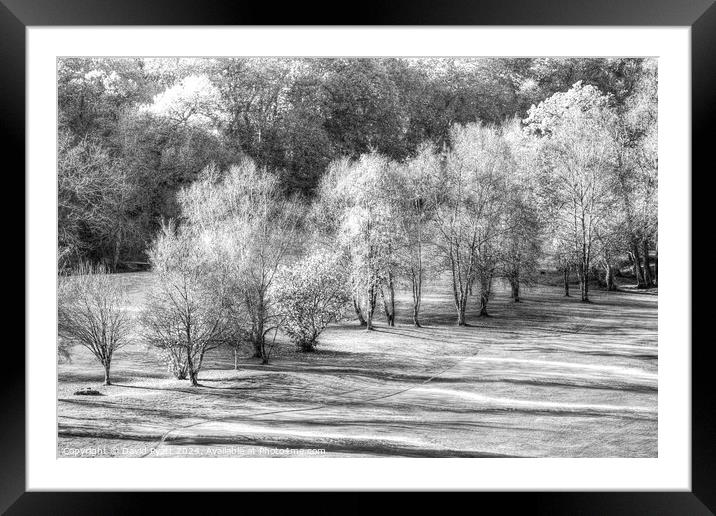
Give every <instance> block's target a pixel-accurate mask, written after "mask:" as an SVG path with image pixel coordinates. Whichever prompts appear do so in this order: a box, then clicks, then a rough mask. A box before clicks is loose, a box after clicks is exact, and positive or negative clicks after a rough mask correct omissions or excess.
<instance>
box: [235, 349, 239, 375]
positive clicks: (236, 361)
mask: <svg viewBox="0 0 716 516" xmlns="http://www.w3.org/2000/svg"><path fill="white" fill-rule="evenodd" d="M238 370H239V350H238V348H234V371H238Z"/></svg>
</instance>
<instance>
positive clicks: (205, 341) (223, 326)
mask: <svg viewBox="0 0 716 516" xmlns="http://www.w3.org/2000/svg"><path fill="white" fill-rule="evenodd" d="M206 254H207V253H206V247H205V245H202V241H201V240H200V239H199V238H197V237H196V235H194V234H192V233H191V232H189V231H185V230H181V229H177V228H175V227H174V225H173V224H172V223H169V224H166V225H164V227H163V228H162V232H161V233H160V234H159V236H158V237H157V239H156V240H155V242H154V244H153V246H152V248H151V249H150V251H149V257H150V262H151V264H152V269H153V271H154V272H155V275H156V281H155V284H154V285H153V288H152V290H151V292H150V294H149V300H148V302H147V305H146V308H145V310H144V312H143V314H142V321H143V326H144V328H145V336H146V338H147V339H148V341H149V343H150V344H152V345H154V346H155V347H156V348H157V349H159V350H160V352H161V353H162V354H163V355H164V356H165V358H166V359H167V363H168V366H169V368H170V370H171V371H172V373H173V374H174V376H176V377H177V378H179V379H184V378H186V377H187V376H188V377H189V380H190V381H191V384H192V385H194V386H196V385H198V384H199V383H198V380H197V378H198V374H199V371H200V370H201V366H202V363H203V360H204V356H205V354H206V352H207V351H209V350H211V349H214V348H216V347H218V346H219V345H220V344H221V343H223V342H224V340H225V338H226V332H227V326H228V323H227V311H226V308H225V306H224V305H223V304H222V302H221V301H222V299H221V296H220V295H217V291H216V288H217V285H216V283H215V282H214V281H212V280H213V279H214V276H212V274H211V262H210V261H209V260H207V258H206Z"/></svg>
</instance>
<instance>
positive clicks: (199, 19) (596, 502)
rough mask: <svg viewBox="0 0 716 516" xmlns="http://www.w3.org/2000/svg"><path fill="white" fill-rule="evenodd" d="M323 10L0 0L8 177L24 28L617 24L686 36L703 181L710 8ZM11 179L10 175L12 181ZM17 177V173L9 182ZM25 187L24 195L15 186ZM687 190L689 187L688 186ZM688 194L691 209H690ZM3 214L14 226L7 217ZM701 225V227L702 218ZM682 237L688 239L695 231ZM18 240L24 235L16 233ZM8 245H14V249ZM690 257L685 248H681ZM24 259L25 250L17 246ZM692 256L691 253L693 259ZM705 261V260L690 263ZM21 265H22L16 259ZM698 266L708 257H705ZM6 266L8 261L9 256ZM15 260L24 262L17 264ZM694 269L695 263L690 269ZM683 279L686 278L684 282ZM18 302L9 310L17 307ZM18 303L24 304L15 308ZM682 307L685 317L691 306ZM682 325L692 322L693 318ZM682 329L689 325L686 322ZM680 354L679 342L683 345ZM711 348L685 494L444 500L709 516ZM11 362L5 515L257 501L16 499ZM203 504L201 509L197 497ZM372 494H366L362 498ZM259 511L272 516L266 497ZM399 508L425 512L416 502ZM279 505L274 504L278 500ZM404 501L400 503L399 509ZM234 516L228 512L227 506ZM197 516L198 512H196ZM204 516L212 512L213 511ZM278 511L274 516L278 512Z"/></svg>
mask: <svg viewBox="0 0 716 516" xmlns="http://www.w3.org/2000/svg"><path fill="white" fill-rule="evenodd" d="M343 7H344V10H343V12H344V13H345V14H343V15H341V11H340V9H339V3H335V4H332V5H329V6H321V5H307V4H306V3H304V2H294V3H287V4H286V5H277V4H276V3H275V2H273V3H268V2H264V3H262V2H246V1H234V2H231V1H220V0H205V1H203V2H191V1H188V0H153V1H149V0H104V1H103V0H63V1H57V0H0V75H1V79H0V121H1V123H0V132H1V133H2V136H1V137H0V142H2V144H3V147H4V148H5V149H4V150H5V152H4V153H3V155H4V157H5V160H4V161H5V163H8V160H7V158H8V157H12V158H14V159H13V162H14V163H15V166H14V168H13V167H9V166H7V167H3V168H4V169H5V171H6V173H8V174H9V173H10V171H11V170H20V169H22V170H24V167H25V151H24V149H25V146H24V141H25V59H26V56H25V29H26V28H27V27H28V26H46V25H56V26H63V25H286V24H291V25H531V26H534V25H575V26H585V25H590V26H595V25H606V26H610V25H620V26H630V25H634V26H644V25H651V26H689V27H691V70H692V171H683V173H684V174H689V173H690V174H691V178H692V180H693V178H696V177H699V176H701V177H706V175H707V174H708V173H709V172H711V173H713V172H712V171H713V166H712V165H711V163H710V161H709V155H708V151H709V150H710V147H711V146H713V145H714V141H716V140H715V139H714V136H716V134H714V133H715V131H714V129H713V127H714V115H716V102H715V98H716V94H715V93H714V92H716V69H715V67H714V62H715V61H716V58H715V57H714V56H716V5H714V0H691V1H685V0H682V1H678V0H596V1H578V0H553V1H546V0H489V1H469V0H449V1H448V0H442V1H440V2H430V1H429V0H420V1H409V0H401V1H397V2H390V3H388V2H385V3H384V4H381V3H380V2H374V1H363V2H360V3H356V4H344V6H343ZM14 173H15V174H17V173H16V172H14ZM18 175H19V174H18ZM23 188H24V187H23ZM706 190H707V189H703V190H702V191H701V193H700V194H697V197H692V220H694V221H696V220H702V218H701V216H699V215H697V210H699V209H700V210H702V213H701V214H700V215H704V217H705V216H706V213H707V212H706V210H707V209H708V199H704V196H706V195H709V194H708V192H706ZM692 192H694V193H697V192H699V190H696V189H693V188H692ZM698 195H701V196H702V198H701V201H702V202H697V199H698ZM11 216H12V217H14V218H16V217H17V211H15V212H13V213H12V215H11ZM706 220H708V218H707V219H706ZM692 234H698V233H697V232H696V229H694V230H693V231H692ZM23 238H24V236H23ZM18 247H19V245H18ZM692 252H693V251H692ZM23 253H24V246H23ZM696 256H699V255H696ZM701 256H704V255H701ZM25 258H26V257H25ZM705 258H706V259H710V256H708V255H706V256H705ZM13 259H14V260H15V261H18V260H19V257H17V256H13ZM23 261H24V260H23ZM694 263H696V262H694ZM685 281H689V282H691V278H685ZM18 304H19V303H18ZM23 306H24V304H23ZM701 306H703V305H697V304H696V302H695V300H692V307H693V309H692V313H699V310H705V309H707V308H708V307H704V308H700V307H701ZM692 321H693V316H692ZM692 326H693V325H692ZM683 344H684V345H685V346H686V345H688V344H689V343H686V342H685V343H683ZM711 346H712V344H711V343H710V342H709V340H708V339H701V340H699V339H693V345H692V348H691V352H692V422H691V424H692V442H691V444H692V476H691V480H692V490H691V491H690V492H656V491H652V492H634V493H630V492H588V493H575V492H570V493H567V492H549V493H544V492H540V493H501V494H500V493H472V494H470V495H469V496H470V497H471V499H470V500H469V501H468V500H464V499H463V498H462V497H463V496H464V495H457V494H455V495H454V496H457V498H455V497H454V496H452V495H451V498H450V500H451V501H454V502H456V503H460V504H461V505H462V504H469V505H468V506H472V507H477V508H484V507H487V506H486V505H484V504H485V503H486V502H493V503H494V502H497V503H498V504H499V505H498V506H499V507H500V508H501V510H504V509H508V510H509V509H514V508H521V509H523V510H528V511H529V512H530V513H536V514H693V515H698V514H713V513H714V511H716V488H715V486H716V474H715V470H716V460H714V459H715V457H716V441H715V440H714V437H715V436H716V432H715V431H714V429H715V428H716V417H714V406H715V405H714V401H713V400H714V399H716V395H715V392H714V383H713V382H712V381H711V377H712V368H713V362H712V361H711V360H709V359H710V358H711V356H712V352H711ZM5 347H6V348H7V350H5V352H6V353H8V354H9V355H10V356H9V357H8V358H7V362H6V364H12V367H3V371H2V375H1V378H2V381H0V388H1V389H2V398H1V399H2V405H0V412H2V413H3V416H2V418H1V423H0V465H1V466H0V510H2V511H7V514H38V515H39V514H115V513H116V514H125V513H139V514H141V513H144V512H148V511H149V510H150V507H151V506H152V504H155V503H157V502H159V503H160V504H161V505H160V507H161V510H162V512H165V513H173V512H180V513H181V512H188V511H191V512H196V511H197V508H199V507H202V508H204V509H206V508H207V507H209V506H211V507H215V506H216V503H217V501H221V502H223V501H224V500H226V501H227V502H228V503H229V504H235V503H236V500H238V497H240V498H241V502H240V503H241V506H242V507H244V508H245V509H244V510H248V506H249V504H250V505H253V504H258V505H259V506H260V505H261V504H266V503H267V502H266V495H265V494H260V493H240V494H233V493H232V494H229V493H211V494H208V493H207V494H204V495H203V496H194V495H193V494H191V493H183V494H177V493H172V494H167V493H153V494H152V493H133V494H132V493H122V492H111V493H98V492H94V493H78V492H65V493H49V492H42V493H40V492H25V491H26V488H25V467H26V462H25V430H26V429H25V378H26V377H25V353H24V349H23V348H22V347H21V346H17V345H15V346H12V345H7V344H6V346H5ZM207 495H208V496H211V497H212V498H211V503H210V504H209V503H208V501H207V500H203V498H204V497H206V496H207ZM309 495H310V493H294V494H292V495H291V496H290V500H289V503H290V506H291V510H292V511H293V510H297V509H299V508H301V506H305V508H310V509H311V510H312V512H320V513H322V512H327V513H336V512H338V513H342V512H352V511H356V510H361V512H362V511H365V510H368V509H373V507H375V506H376V505H383V503H384V502H382V501H376V500H373V499H371V496H368V497H367V498H365V497H363V496H361V497H358V495H357V494H355V493H353V494H350V495H348V496H349V497H350V499H347V498H348V497H346V499H345V500H341V501H339V502H337V503H338V505H335V504H333V503H331V502H329V501H328V498H323V497H321V498H320V501H319V500H318V499H317V498H316V497H315V496H309ZM372 496H375V495H372ZM271 498H272V501H271V503H270V504H269V505H268V508H269V509H270V511H274V510H276V508H277V507H278V506H277V505H276V504H275V501H274V497H273V496H272V497H271ZM407 498H408V497H404V501H401V502H400V503H401V509H403V510H405V511H408V510H410V507H408V505H415V506H416V507H420V508H423V509H425V508H427V507H428V505H427V504H426V500H425V497H424V495H423V494H422V493H413V494H411V495H410V497H409V499H407ZM284 503H285V502H284ZM406 504H408V505H406ZM230 506H233V507H238V506H236V505H230ZM204 512H205V511H204ZM212 512H214V511H212ZM281 512H284V511H281Z"/></svg>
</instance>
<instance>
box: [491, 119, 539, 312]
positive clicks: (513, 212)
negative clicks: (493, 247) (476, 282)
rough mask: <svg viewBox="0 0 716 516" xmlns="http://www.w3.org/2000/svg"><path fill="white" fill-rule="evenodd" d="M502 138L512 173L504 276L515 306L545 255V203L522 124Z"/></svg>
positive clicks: (534, 157)
mask: <svg viewBox="0 0 716 516" xmlns="http://www.w3.org/2000/svg"><path fill="white" fill-rule="evenodd" d="M503 136H504V138H505V140H506V142H507V144H508V145H509V147H510V154H511V158H512V159H511V163H512V166H513V169H512V171H511V172H510V174H509V175H508V177H507V184H508V187H507V190H508V191H507V192H506V203H507V204H506V216H505V224H506V231H505V233H504V235H503V237H502V251H501V256H500V262H501V267H500V269H501V273H502V275H503V276H504V277H505V278H506V279H507V280H508V282H509V284H510V289H511V295H512V299H513V300H514V302H516V303H519V302H520V295H521V287H522V285H525V284H529V283H532V282H533V281H534V276H535V273H536V270H537V261H538V259H539V257H540V256H541V254H542V240H543V236H544V235H543V233H544V228H545V217H544V215H545V211H546V210H545V206H544V200H543V199H541V198H540V197H539V175H538V170H537V167H535V161H536V160H537V145H536V142H535V141H534V138H531V137H529V136H528V135H527V134H526V133H525V131H524V130H523V127H522V124H521V122H520V121H519V120H516V119H514V120H512V121H510V122H509V123H507V124H505V127H504V128H503Z"/></svg>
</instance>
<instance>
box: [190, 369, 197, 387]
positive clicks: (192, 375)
mask: <svg viewBox="0 0 716 516" xmlns="http://www.w3.org/2000/svg"><path fill="white" fill-rule="evenodd" d="M196 377H197V372H196V371H194V368H191V369H190V370H189V381H190V382H191V385H192V387H198V386H199V382H198V381H197V380H196Z"/></svg>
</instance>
